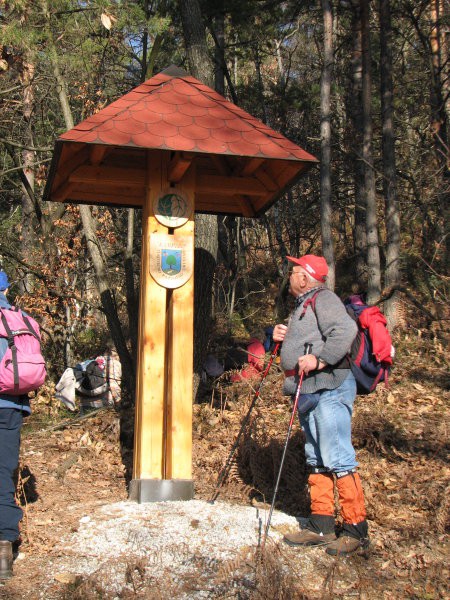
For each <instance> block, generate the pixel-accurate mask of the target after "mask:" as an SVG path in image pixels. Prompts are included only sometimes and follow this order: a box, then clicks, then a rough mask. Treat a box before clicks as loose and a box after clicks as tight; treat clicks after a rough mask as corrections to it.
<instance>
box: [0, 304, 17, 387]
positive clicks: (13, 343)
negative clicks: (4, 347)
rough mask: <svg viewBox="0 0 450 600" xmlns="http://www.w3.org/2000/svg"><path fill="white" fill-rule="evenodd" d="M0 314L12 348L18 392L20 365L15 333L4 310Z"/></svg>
mask: <svg viewBox="0 0 450 600" xmlns="http://www.w3.org/2000/svg"><path fill="white" fill-rule="evenodd" d="M0 315H1V319H2V323H3V327H4V328H5V331H6V333H7V338H6V339H7V340H8V346H9V348H10V349H11V356H12V365H13V372H14V391H15V392H18V390H19V366H18V364H17V348H16V344H15V342H14V334H13V332H12V331H11V327H10V326H9V323H8V321H7V319H6V317H5V315H4V314H3V310H2V311H0Z"/></svg>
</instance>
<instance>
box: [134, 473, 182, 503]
mask: <svg viewBox="0 0 450 600" xmlns="http://www.w3.org/2000/svg"><path fill="white" fill-rule="evenodd" d="M193 497H194V482H193V481H192V479H132V480H131V482H130V493H129V499H130V500H132V501H134V502H138V503H139V504H142V503H143V502H164V501H166V500H192V498H193Z"/></svg>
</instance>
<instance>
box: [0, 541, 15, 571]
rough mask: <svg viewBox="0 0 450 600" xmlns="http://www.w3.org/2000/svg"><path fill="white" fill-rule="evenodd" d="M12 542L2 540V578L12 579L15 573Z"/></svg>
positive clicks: (0, 550)
mask: <svg viewBox="0 0 450 600" xmlns="http://www.w3.org/2000/svg"><path fill="white" fill-rule="evenodd" d="M12 567H13V553H12V544H11V542H8V541H7V540H0V579H10V578H11V577H12V575H13V572H12Z"/></svg>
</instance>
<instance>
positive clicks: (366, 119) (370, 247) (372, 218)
mask: <svg viewBox="0 0 450 600" xmlns="http://www.w3.org/2000/svg"><path fill="white" fill-rule="evenodd" d="M369 4H370V2H369V0H361V39H362V67H363V69H362V72H363V82H362V83H363V91H362V97H363V160H364V187H365V197H366V231H367V270H368V273H367V276H368V280H367V299H368V302H369V303H370V304H373V303H375V302H377V300H378V299H379V297H380V293H381V273H380V250H379V247H378V229H377V225H378V224H377V203H376V195H375V172H374V169H373V158H372V89H371V87H372V73H371V51H370V22H369V18H370V14H369Z"/></svg>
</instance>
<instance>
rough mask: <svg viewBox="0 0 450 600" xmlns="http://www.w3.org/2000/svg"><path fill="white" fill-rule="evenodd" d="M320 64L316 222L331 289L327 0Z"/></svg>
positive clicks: (330, 33)
mask: <svg viewBox="0 0 450 600" xmlns="http://www.w3.org/2000/svg"><path fill="white" fill-rule="evenodd" d="M322 9H323V68H322V79H321V83H320V117H321V120H320V144H321V155H322V157H321V161H320V225H321V231H322V251H323V255H324V257H325V260H326V261H327V263H328V267H329V272H328V278H327V286H328V287H329V288H330V290H334V281H335V268H334V250H333V233H332V228H331V215H332V210H331V122H330V106H331V77H332V69H333V15H332V11H331V4H330V1H329V0H322Z"/></svg>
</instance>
